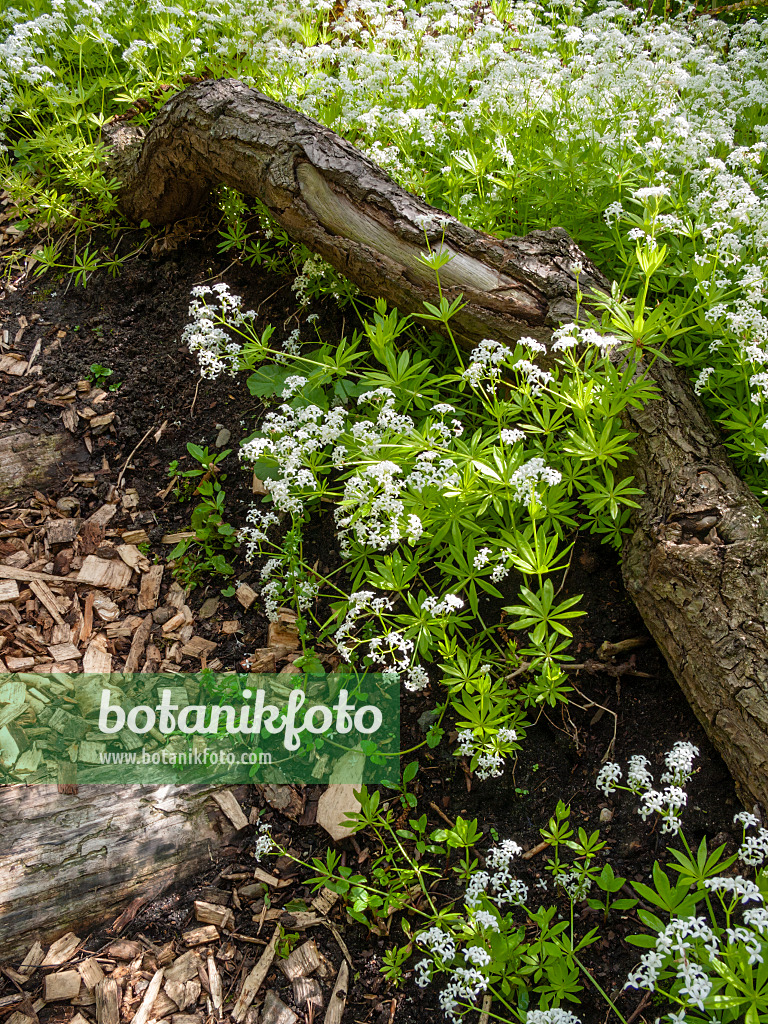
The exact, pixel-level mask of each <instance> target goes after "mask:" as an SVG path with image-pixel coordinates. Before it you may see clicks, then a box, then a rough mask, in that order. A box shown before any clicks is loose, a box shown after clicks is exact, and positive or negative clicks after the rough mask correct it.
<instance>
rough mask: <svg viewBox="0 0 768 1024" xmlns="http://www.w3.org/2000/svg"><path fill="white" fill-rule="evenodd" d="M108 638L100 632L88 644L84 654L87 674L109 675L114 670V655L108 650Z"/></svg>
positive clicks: (84, 665) (84, 668) (84, 669)
mask: <svg viewBox="0 0 768 1024" xmlns="http://www.w3.org/2000/svg"><path fill="white" fill-rule="evenodd" d="M106 645H107V639H106V637H104V636H102V635H101V634H100V633H99V634H98V635H97V636H95V637H94V638H93V640H92V641H91V642H90V644H88V648H87V649H86V652H85V654H84V655H83V673H84V674H85V675H107V674H108V673H109V672H111V671H112V655H111V654H109V653H108V652H107V646H106Z"/></svg>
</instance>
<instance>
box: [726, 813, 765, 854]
mask: <svg viewBox="0 0 768 1024" xmlns="http://www.w3.org/2000/svg"><path fill="white" fill-rule="evenodd" d="M733 820H734V823H735V822H737V821H740V822H741V823H742V825H743V827H744V830H745V831H746V830H747V829H748V828H756V829H757V835H754V836H748V835H745V836H744V842H743V843H742V844H741V846H740V847H739V860H741V861H744V863H745V864H749V865H750V867H753V868H757V867H760V866H761V865H763V864H764V863H765V861H766V858H768V829H765V828H763V827H762V825H761V824H760V821H759V819H758V818H757V817H755V815H754V814H749V813H748V812H747V811H741V812H740V813H739V814H737V815H736V817H735V818H734V819H733Z"/></svg>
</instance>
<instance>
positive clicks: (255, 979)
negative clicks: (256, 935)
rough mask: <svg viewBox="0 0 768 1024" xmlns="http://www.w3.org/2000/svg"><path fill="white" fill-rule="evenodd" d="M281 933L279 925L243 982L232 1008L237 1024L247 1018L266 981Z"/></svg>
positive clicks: (233, 1017)
mask: <svg viewBox="0 0 768 1024" xmlns="http://www.w3.org/2000/svg"><path fill="white" fill-rule="evenodd" d="M279 935H280V925H277V926H276V927H275V930H274V932H273V933H272V938H271V939H270V940H269V944H268V945H267V947H266V948H265V950H264V952H263V953H262V954H261V957H260V958H259V961H258V963H257V964H256V966H255V967H254V968H253V970H252V971H251V973H250V974H249V975H248V977H247V978H246V979H245V981H244V982H243V987H242V989H241V990H240V995H239V996H238V997H237V1002H236V1003H235V1006H234V1009H233V1010H232V1019H233V1020H234V1021H235V1024H241V1022H242V1021H243V1020H244V1019H245V1014H246V1011H247V1009H248V1007H249V1006H250V1005H251V1003H252V1002H253V1000H254V999H255V998H256V995H257V994H258V991H259V989H260V988H261V986H262V984H263V983H264V979H265V978H266V976H267V974H268V972H269V969H270V967H271V966H272V961H273V960H274V959H275V946H276V945H277V940H278V937H279Z"/></svg>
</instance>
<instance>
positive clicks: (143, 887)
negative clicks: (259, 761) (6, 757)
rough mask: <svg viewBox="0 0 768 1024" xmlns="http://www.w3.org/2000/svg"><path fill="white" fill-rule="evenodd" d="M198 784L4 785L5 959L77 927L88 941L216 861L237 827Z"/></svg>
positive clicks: (0, 921)
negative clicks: (98, 929)
mask: <svg viewBox="0 0 768 1024" xmlns="http://www.w3.org/2000/svg"><path fill="white" fill-rule="evenodd" d="M215 791H216V789H215V787H213V786H208V785H197V786H113V785H109V786H105V785H81V786H80V787H79V792H78V793H77V794H76V795H65V794H62V793H59V792H58V789H57V787H56V786H46V785H39V786H0V959H4V958H7V957H18V958H19V960H20V959H21V958H22V957H23V955H24V954H25V953H26V952H27V950H28V949H29V947H30V946H31V945H32V944H33V942H34V941H35V940H36V939H41V940H42V941H43V942H44V943H46V944H47V943H48V942H49V941H50V940H51V939H55V938H57V937H58V936H59V935H61V934H63V933H64V932H68V931H70V930H71V929H72V928H78V929H81V930H80V931H79V932H78V934H80V935H86V934H87V930H85V931H83V930H82V929H88V928H89V927H90V926H91V925H98V926H103V925H104V923H105V921H107V920H109V919H110V918H113V917H115V915H116V914H117V913H118V912H119V911H122V910H125V907H126V904H129V903H130V902H131V901H132V900H134V898H142V899H146V900H148V899H151V898H153V897H154V896H156V895H157V894H159V893H160V892H161V891H162V890H163V889H165V888H166V887H167V886H169V885H171V884H172V883H174V882H176V881H179V880H181V879H182V878H186V877H189V876H190V875H192V874H194V873H195V872H196V871H200V870H202V869H203V868H204V867H207V866H208V865H210V863H211V855H212V853H215V851H216V850H220V849H221V848H222V845H224V844H225V843H226V841H227V840H228V839H229V837H230V836H231V835H233V834H234V829H233V828H232V826H231V825H230V824H229V822H228V821H227V819H225V818H224V816H223V815H222V814H220V813H219V812H218V810H214V809H213V807H212V804H211V801H210V800H209V798H210V797H211V795H212V794H213V793H214V792H215Z"/></svg>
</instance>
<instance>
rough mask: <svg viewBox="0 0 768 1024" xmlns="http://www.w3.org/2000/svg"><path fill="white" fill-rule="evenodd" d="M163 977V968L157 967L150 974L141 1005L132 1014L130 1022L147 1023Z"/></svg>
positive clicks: (133, 1023)
mask: <svg viewBox="0 0 768 1024" xmlns="http://www.w3.org/2000/svg"><path fill="white" fill-rule="evenodd" d="M164 977H165V968H164V967H158V969H157V970H156V971H155V973H154V974H153V975H152V980H151V981H150V983H149V985H147V990H146V992H145V993H144V998H143V999H142V1000H141V1006H140V1007H139V1008H138V1010H137V1011H136V1013H135V1014H134V1015H133V1020H132V1024H147V1021H148V1020H149V1019H150V1010H151V1009H152V1004H153V1003H154V1001H155V999H157V994H158V992H159V991H160V986H161V985H162V984H163V978H164Z"/></svg>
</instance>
